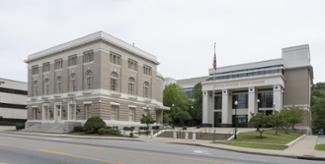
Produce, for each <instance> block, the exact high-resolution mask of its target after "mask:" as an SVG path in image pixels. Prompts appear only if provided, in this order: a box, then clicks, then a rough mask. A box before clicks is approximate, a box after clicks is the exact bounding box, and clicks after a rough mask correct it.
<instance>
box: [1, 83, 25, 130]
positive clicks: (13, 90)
mask: <svg viewBox="0 0 325 164" xmlns="http://www.w3.org/2000/svg"><path fill="white" fill-rule="evenodd" d="M26 120H27V83H26V82H21V81H15V80H9V79H4V78H0V125H18V124H24V123H25V122H26Z"/></svg>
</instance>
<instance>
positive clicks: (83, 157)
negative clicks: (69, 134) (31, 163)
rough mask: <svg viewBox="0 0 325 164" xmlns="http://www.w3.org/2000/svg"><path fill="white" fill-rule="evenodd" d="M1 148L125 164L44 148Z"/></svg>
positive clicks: (110, 163) (6, 145)
mask: <svg viewBox="0 0 325 164" xmlns="http://www.w3.org/2000/svg"><path fill="white" fill-rule="evenodd" d="M0 146H2V147H11V148H17V149H22V150H29V151H37V152H43V153H48V154H56V155H63V156H68V157H72V158H79V159H85V160H91V161H97V162H101V163H108V164H124V163H122V162H113V161H109V160H103V159H98V158H92V157H86V156H81V155H77V154H70V153H66V152H63V151H56V150H49V149H42V148H39V149H32V148H26V147H19V146H14V145H8V144H0ZM74 146H76V145H74ZM81 146H82V145H81ZM0 164H2V163H1V162H0Z"/></svg>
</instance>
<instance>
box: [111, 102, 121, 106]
mask: <svg viewBox="0 0 325 164" xmlns="http://www.w3.org/2000/svg"><path fill="white" fill-rule="evenodd" d="M110 104H111V105H117V106H120V105H121V104H120V103H117V102H110Z"/></svg>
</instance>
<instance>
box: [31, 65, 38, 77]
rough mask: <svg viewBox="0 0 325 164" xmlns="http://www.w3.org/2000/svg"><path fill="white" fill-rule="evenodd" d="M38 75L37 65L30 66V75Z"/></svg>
mask: <svg viewBox="0 0 325 164" xmlns="http://www.w3.org/2000/svg"><path fill="white" fill-rule="evenodd" d="M36 74H38V65H34V66H32V75H36Z"/></svg>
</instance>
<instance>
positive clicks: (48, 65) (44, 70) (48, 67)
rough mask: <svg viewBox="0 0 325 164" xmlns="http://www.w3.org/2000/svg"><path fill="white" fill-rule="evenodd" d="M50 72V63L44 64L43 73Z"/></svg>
mask: <svg viewBox="0 0 325 164" xmlns="http://www.w3.org/2000/svg"><path fill="white" fill-rule="evenodd" d="M49 71H50V62H47V63H44V64H43V72H49Z"/></svg>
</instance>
